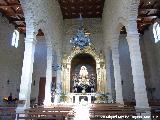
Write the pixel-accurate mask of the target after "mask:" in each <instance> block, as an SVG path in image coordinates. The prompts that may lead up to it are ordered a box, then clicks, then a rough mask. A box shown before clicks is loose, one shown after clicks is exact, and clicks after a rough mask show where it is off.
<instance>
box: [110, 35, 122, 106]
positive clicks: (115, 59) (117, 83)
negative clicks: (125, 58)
mask: <svg viewBox="0 0 160 120" xmlns="http://www.w3.org/2000/svg"><path fill="white" fill-rule="evenodd" d="M118 44H119V40H118V35H116V37H115V38H113V39H112V46H111V49H112V60H113V66H114V78H115V90H116V102H117V103H121V104H124V102H123V95H122V81H121V73H120V64H119V51H118Z"/></svg>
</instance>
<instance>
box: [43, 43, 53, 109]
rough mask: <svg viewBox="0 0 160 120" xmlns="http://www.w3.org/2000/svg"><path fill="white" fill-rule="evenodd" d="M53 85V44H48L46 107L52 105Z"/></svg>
mask: <svg viewBox="0 0 160 120" xmlns="http://www.w3.org/2000/svg"><path fill="white" fill-rule="evenodd" d="M51 83H52V44H51V43H50V44H49V43H48V44H47V69H46V85H45V99H44V106H50V105H51Z"/></svg>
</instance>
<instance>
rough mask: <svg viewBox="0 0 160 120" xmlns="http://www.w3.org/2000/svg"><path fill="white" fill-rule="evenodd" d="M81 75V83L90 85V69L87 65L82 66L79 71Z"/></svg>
mask: <svg viewBox="0 0 160 120" xmlns="http://www.w3.org/2000/svg"><path fill="white" fill-rule="evenodd" d="M79 76H80V84H81V83H82V84H85V85H89V79H88V71H87V68H86V67H85V66H82V67H81V69H80V72H79Z"/></svg>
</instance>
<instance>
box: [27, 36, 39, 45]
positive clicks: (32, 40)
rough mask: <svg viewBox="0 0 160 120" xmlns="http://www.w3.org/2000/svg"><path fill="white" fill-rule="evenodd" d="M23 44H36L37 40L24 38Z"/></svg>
mask: <svg viewBox="0 0 160 120" xmlns="http://www.w3.org/2000/svg"><path fill="white" fill-rule="evenodd" d="M25 43H33V44H36V43H37V40H36V39H35V38H34V37H32V38H28V37H26V38H25Z"/></svg>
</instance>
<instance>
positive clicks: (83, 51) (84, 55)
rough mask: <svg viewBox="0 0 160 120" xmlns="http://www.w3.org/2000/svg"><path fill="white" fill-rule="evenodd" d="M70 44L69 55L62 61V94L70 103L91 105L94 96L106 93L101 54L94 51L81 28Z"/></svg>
mask: <svg viewBox="0 0 160 120" xmlns="http://www.w3.org/2000/svg"><path fill="white" fill-rule="evenodd" d="M70 43H71V44H72V45H73V46H72V50H71V53H70V54H69V55H67V54H64V56H63V59H62V92H63V93H64V94H66V95H68V96H70V99H71V101H72V103H80V102H81V101H83V100H84V101H87V102H88V103H92V101H93V99H94V97H95V94H97V93H98V94H106V93H107V92H108V91H107V89H108V88H107V80H106V67H105V59H104V55H103V52H102V51H98V50H96V48H95V47H94V45H93V44H92V43H91V40H90V38H89V36H88V35H86V34H85V29H84V28H83V26H80V27H79V29H78V32H77V34H76V35H75V36H74V37H72V38H71V40H70Z"/></svg>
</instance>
